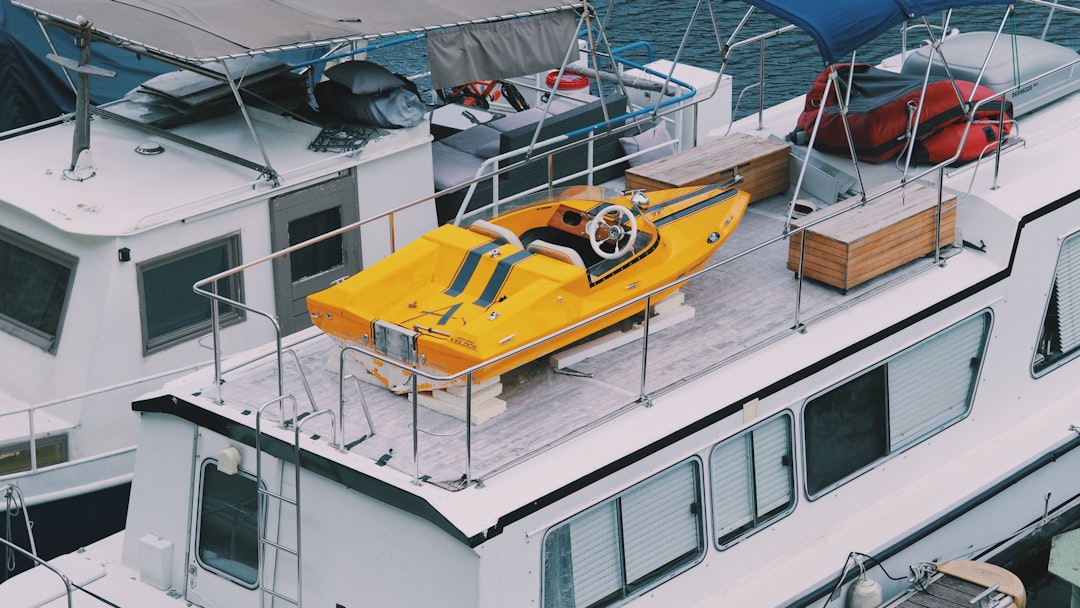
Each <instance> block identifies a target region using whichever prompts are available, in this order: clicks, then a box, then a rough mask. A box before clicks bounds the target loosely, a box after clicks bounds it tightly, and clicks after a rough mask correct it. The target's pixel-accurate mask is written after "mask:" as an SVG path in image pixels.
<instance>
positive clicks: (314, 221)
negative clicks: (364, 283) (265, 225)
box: [270, 172, 361, 334]
mask: <svg viewBox="0 0 1080 608" xmlns="http://www.w3.org/2000/svg"><path fill="white" fill-rule="evenodd" d="M359 215H360V211H359V200H358V195H357V189H356V176H355V175H354V174H353V173H352V172H348V173H346V174H343V175H340V176H338V177H337V178H335V179H331V180H329V181H325V182H322V183H319V184H316V185H314V186H311V187H309V188H305V189H303V190H297V191H296V192H291V193H289V194H285V195H282V196H279V197H277V198H274V199H271V201H270V223H271V231H272V234H271V246H272V247H273V249H274V251H280V250H282V249H284V248H286V247H288V246H291V245H295V244H297V243H302V242H304V241H306V240H308V239H310V238H313V237H316V236H318V235H320V234H325V233H327V232H330V231H331V230H335V229H337V228H340V227H342V226H345V225H348V224H351V223H353V222H356V221H358V220H359V219H360V217H359ZM360 268H361V262H360V231H359V230H353V231H350V232H347V233H345V234H341V235H338V236H335V237H333V238H330V239H327V240H324V241H321V242H319V243H317V244H315V245H311V246H309V247H306V248H304V249H301V250H299V251H294V252H293V253H291V254H289V255H287V256H284V257H281V258H278V259H276V260H274V286H275V293H276V296H275V297H276V299H277V311H278V318H279V319H280V320H281V329H282V331H283V332H284V333H286V334H290V333H292V332H294V331H297V330H300V329H303V328H305V327H308V326H309V325H311V319H310V317H309V316H308V311H307V301H306V298H307V296H308V294H312V293H315V292H316V291H319V290H321V289H325V288H326V287H329V286H330V284H331V283H332V282H334V281H336V280H337V279H340V278H342V277H347V276H349V275H352V274H354V273H356V272H358V271H359V270H360Z"/></svg>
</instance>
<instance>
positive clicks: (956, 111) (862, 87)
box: [796, 64, 1012, 164]
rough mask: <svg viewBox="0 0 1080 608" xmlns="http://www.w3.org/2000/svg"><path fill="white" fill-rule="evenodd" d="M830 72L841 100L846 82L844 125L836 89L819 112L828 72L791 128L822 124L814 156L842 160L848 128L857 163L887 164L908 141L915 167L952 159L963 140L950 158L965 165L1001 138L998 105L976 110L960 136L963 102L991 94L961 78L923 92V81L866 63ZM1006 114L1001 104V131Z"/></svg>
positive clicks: (1008, 108)
mask: <svg viewBox="0 0 1080 608" xmlns="http://www.w3.org/2000/svg"><path fill="white" fill-rule="evenodd" d="M835 67H836V70H837V75H838V76H839V78H838V79H837V87H838V88H839V89H840V91H839V94H840V95H841V96H842V97H846V96H847V92H848V89H849V87H848V82H847V81H848V80H849V79H850V80H851V86H850V92H851V95H850V98H849V99H848V108H847V109H848V113H847V127H845V124H844V115H843V114H841V112H840V110H839V106H838V105H837V103H836V99H837V91H836V88H833V89H832V90H830V92H829V97H828V99H826V100H825V101H824V105H825V108H824V111H820V108H821V105H822V97H823V95H824V93H825V88H826V82H827V80H828V77H829V72H830V71H831V68H830V69H826V70H824V71H822V72H821V73H820V74H819V75H818V77H817V78H816V79H815V81H814V85H813V87H812V88H811V90H810V91H809V92H808V93H807V95H806V100H805V102H804V106H803V111H802V113H801V114H800V115H799V119H798V122H797V125H796V126H797V128H799V129H802V130H804V131H806V132H808V133H809V132H811V131H813V130H814V124H815V122H817V121H818V120H819V119H820V121H821V124H820V126H818V133H817V136H816V138H815V139H814V148H815V149H817V150H821V151H822V152H828V153H832V154H840V155H847V154H848V153H849V151H850V150H849V147H848V133H849V129H850V136H851V145H853V146H854V147H855V153H856V154H858V156H859V159H860V160H865V161H869V162H882V161H885V160H888V159H890V158H892V157H894V156H896V154H898V153H899V152H901V151H902V150H903V148H904V146H905V145H907V143H908V141H909V139H910V138H911V137H915V139H916V147H915V153H914V156H913V160H914V162H915V163H916V164H924V163H936V162H940V161H943V160H946V159H949V158H951V157H952V156H953V153H954V152H956V151H957V146H958V145H960V143H961V141H962V140H963V142H964V145H965V148H964V150H962V151H961V153H960V155H959V157H958V158H957V159H956V160H957V161H959V162H966V161H969V160H973V159H975V158H978V157H979V156H980V155H982V154H984V153H985V152H986V151H988V150H990V149H993V148H994V147H995V146H996V142H998V141H999V140H1000V134H999V133H998V130H997V125H998V122H999V118H1000V117H999V113H1000V108H1001V106H1000V105H998V104H996V103H990V104H986V105H983V106H982V107H981V108H980V109H979V110H978V111H977V112H976V114H975V117H974V118H975V125H974V126H973V128H972V129H969V130H967V133H968V135H967V137H966V138H965V137H964V132H965V128H964V127H965V125H966V122H967V115H966V114H965V113H964V107H963V106H964V101H966V100H968V99H974V100H975V101H979V100H983V99H989V98H991V97H993V96H994V91H992V90H990V89H988V88H986V87H983V86H976V85H975V83H973V82H968V81H965V80H958V81H955V82H953V81H950V80H947V79H944V78H942V77H933V78H931V80H930V82H929V83H928V84H927V85H926V86H925V90H924V87H923V77H922V76H918V75H905V74H897V73H895V72H890V71H887V70H881V69H878V68H875V67H873V66H870V65H866V64H858V65H855V66H854V69H852V66H850V65H844V64H840V65H838V66H835ZM920 104H921V110H920V109H919V108H920ZM1011 112H1012V106H1011V104H1009V103H1006V104H1005V113H1006V116H1005V120H1004V132H1005V133H1008V132H1009V130H1010V127H1011V123H1010V121H1011V118H1012V117H1011ZM916 117H917V118H918V123H917V125H916V122H915V119H916Z"/></svg>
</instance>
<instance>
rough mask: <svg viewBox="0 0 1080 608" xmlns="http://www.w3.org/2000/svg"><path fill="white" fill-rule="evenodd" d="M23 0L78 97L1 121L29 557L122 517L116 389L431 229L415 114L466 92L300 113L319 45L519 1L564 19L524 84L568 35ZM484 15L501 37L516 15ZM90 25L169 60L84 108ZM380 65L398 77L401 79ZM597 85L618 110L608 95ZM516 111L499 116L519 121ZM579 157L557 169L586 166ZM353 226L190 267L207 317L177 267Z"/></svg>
mask: <svg viewBox="0 0 1080 608" xmlns="http://www.w3.org/2000/svg"><path fill="white" fill-rule="evenodd" d="M30 4H33V6H30V5H29V4H24V3H21V2H16V3H15V8H14V9H12V10H27V11H29V12H30V13H32V14H33V15H34V16H35V17H36V18H37V19H39V20H40V21H41V22H42V23H43V24H44V25H46V26H47V27H45V28H43V31H45V32H48V33H49V35H51V36H53V37H71V38H73V39H74V40H75V41H76V47H77V48H78V49H79V54H78V56H76V57H58V56H51V57H50V60H52V61H55V62H57V63H60V64H61V65H63V66H64V67H65V68H66V69H67V70H68V73H69V75H70V77H71V81H72V86H73V88H75V89H77V92H78V101H77V109H76V111H75V112H74V113H72V114H71V115H65V116H61V117H59V118H58V119H56V120H53V121H48V122H45V123H40V124H35V125H30V126H28V127H25V128H20V129H17V130H14V131H10V132H7V133H3V134H0V158H2V159H3V161H2V162H0V282H2V284H3V295H2V296H0V353H2V359H3V362H4V364H3V365H2V366H0V493H2V494H3V495H4V496H5V497H6V498H7V499H8V500H9V504H12V505H16V506H19V505H22V506H26V507H28V508H29V512H30V513H29V515H30V518H31V519H33V520H34V521H35V522H36V524H37V530H36V534H35V535H36V536H37V537H38V538H37V541H38V542H37V543H36V547H35V543H34V542H33V539H30V538H27V535H26V529H27V526H25V525H22V523H21V520H19V521H20V524H19V525H17V526H15V528H16V531H15V534H14V539H15V540H16V541H17V543H18V544H20V545H21V546H23V547H24V548H27V549H32V548H36V550H37V551H38V552H39V553H40V554H41V555H44V556H47V557H51V556H54V555H57V554H59V553H64V552H67V551H70V550H73V549H75V548H77V547H78V546H80V545H81V544H85V543H87V542H90V541H92V540H95V539H97V538H100V537H102V536H104V535H106V534H109V533H112V532H114V531H116V530H118V529H120V528H121V527H122V526H123V522H124V513H125V507H126V504H127V499H128V489H129V487H130V479H131V474H132V470H133V466H134V449H135V442H136V430H137V423H138V416H136V415H134V414H132V412H131V411H130V403H131V400H132V399H133V398H134V397H135V396H137V395H139V394H142V393H144V392H145V391H147V390H149V389H150V388H153V387H157V386H160V384H161V383H162V382H163V381H164V380H165V379H167V378H170V377H175V376H176V375H177V374H179V373H184V372H188V371H191V370H193V369H196V368H197V367H199V366H203V365H210V364H211V362H212V361H213V360H214V341H213V340H212V339H211V330H212V329H216V330H218V333H217V336H218V338H219V339H220V343H219V346H218V347H219V348H221V349H222V350H224V351H225V352H235V351H236V350H244V349H248V348H252V347H254V346H256V345H259V344H264V343H267V342H270V341H273V340H274V338H275V336H277V335H279V332H278V329H280V334H282V335H288V334H290V333H293V332H295V331H297V330H300V329H303V328H306V327H308V326H310V320H309V318H308V313H307V308H306V303H305V297H306V296H307V295H308V294H309V293H312V292H314V291H317V290H319V289H323V288H325V287H327V286H328V285H330V283H331V282H332V281H334V280H337V279H340V278H343V277H346V276H348V275H350V274H352V273H355V272H357V271H359V270H360V269H361V268H363V267H364V266H365V265H367V264H370V263H372V262H374V261H377V260H379V259H381V258H382V257H384V256H386V255H388V254H389V253H390V252H392V251H393V250H394V249H395V248H396V247H400V246H401V245H402V244H404V243H407V242H409V241H411V240H412V239H414V238H416V237H417V236H418V235H420V234H422V233H424V232H425V231H427V230H429V229H431V228H434V227H435V226H436V222H437V215H436V211H435V210H436V206H435V201H434V199H433V195H434V193H435V192H436V188H437V187H439V186H440V185H441V184H440V183H439V181H438V180H437V179H436V176H435V172H436V169H435V168H436V167H440V166H444V167H445V165H446V163H445V162H443V163H440V162H439V159H438V158H435V159H434V160H433V156H435V157H438V154H437V153H433V134H434V135H437V136H440V137H442V136H445V135H446V134H447V133H450V132H454V131H456V130H460V129H461V128H462V127H460V126H458V127H457V128H456V129H455V128H454V126H453V125H454V120H453V119H454V117H455V116H457V119H458V120H459V121H460V120H464V119H463V118H461V115H463V113H464V112H467V111H468V110H469V109H470V108H467V107H465V106H461V105H456V106H455V105H453V104H450V105H443V104H438V105H435V104H421V103H420V102H419V101H418V99H412V100H411V101H410V104H409V110H410V111H411V112H413V114H410V117H414V118H415V120H412V119H410V121H409V122H408V123H407V124H397V123H392V122H387V123H386V124H384V123H382V122H376V123H375V124H372V123H371V122H370V121H369V122H367V123H364V124H342V123H340V122H339V121H338V120H337V119H338V118H339V117H336V116H334V117H331V116H329V115H328V114H327V112H326V111H325V110H326V109H325V108H321V109H322V110H323V111H322V112H321V113H319V112H315V111H313V109H312V105H311V100H312V97H313V95H312V85H313V84H315V83H317V82H319V81H322V82H324V83H325V82H329V81H330V80H329V79H326V78H322V76H321V74H323V70H322V68H323V66H324V64H326V61H327V60H328V59H329V60H331V62H336V63H340V64H342V65H344V64H348V65H350V66H352V65H359V63H358V62H350V61H349V59H351V58H352V56H353V54H355V53H356V52H357V51H359V50H361V49H363V48H365V47H371V48H375V47H377V46H379V45H377V44H374V43H373V42H372V41H375V40H381V39H389V40H392V41H393V40H398V39H400V37H401V36H400V32H409V31H411V32H423V31H424V30H432V31H434V30H450V32H451V34H452V32H453V30H455V28H454V27H451V26H443V25H441V24H443V23H450V24H458V23H459V22H460V21H461V20H462V19H464V20H465V21H474V22H475V23H474V25H476V26H479V27H480V28H481V29H483V27H487V28H489V29H490V28H491V27H493V26H494V24H496V23H498V22H508V21H514V22H516V23H518V24H525V26H526V28H528V27H530V26H528V24H529V23H530V22H531V21H530V19H531V18H532V17H538V18H545V17H546V16H547V15H549V14H556V15H559V16H560V19H559V20H558V24H557V25H558V28H559V30H558V31H560V32H562V33H563V34H566V33H567V32H569V36H568V37H567V40H566V41H565V43H566V44H565V45H564V46H562V47H560V48H559V49H558V50H555V51H549V52H548V53H547V57H548V58H550V57H552V56H554V55H557V56H558V60H549V59H547V58H544V57H540V58H538V57H529V58H527V59H528V60H527V61H519V62H517V63H515V64H514V65H513V67H512V68H505V66H503V67H504V69H510V70H516V71H511V72H510V74H511V75H513V76H520V75H522V74H532V71H538V70H541V67H542V70H541V71H540V76H531V77H530V78H531V79H532V81H542V80H543V77H544V75H546V74H547V70H548V69H550V68H557V67H558V66H559V62H561V61H562V59H563V57H564V56H565V55H567V54H568V53H569V50H568V46H569V43H570V42H571V41H572V39H573V38H574V34H575V30H574V27H575V25H576V24H577V13H576V12H575V11H573V10H568V9H570V8H571V7H569V6H565V5H563V4H557V3H551V2H535V1H531V0H520V1H517V0H515V1H514V2H510V3H503V5H501V6H500V8H499V9H498V10H499V11H500V12H494V11H493V10H492V9H491V8H490V7H485V6H483V5H482V4H480V3H477V4H476V5H475V6H470V7H456V8H454V9H453V11H452V14H450V13H447V12H446V10H444V9H443V8H440V7H438V6H437V5H438V3H430V4H429V3H419V4H420V5H422V6H421V7H419V8H416V10H409V11H404V12H405V13H407V14H406V15H405V16H404V17H402V16H401V15H399V14H398V13H399V12H400V11H389V12H388V13H386V14H376V13H373V14H365V15H364V16H363V19H360V18H357V17H355V16H351V15H352V12H353V11H354V8H349V7H345V6H342V7H333V6H328V7H324V8H323V9H321V10H325V11H326V15H324V17H323V18H322V21H321V22H320V25H319V26H318V27H315V26H313V28H314V29H311V30H309V31H304V32H302V33H301V34H299V35H296V34H295V30H296V24H297V23H298V22H300V21H303V20H302V19H300V18H299V17H297V15H296V14H277V13H274V14H267V15H265V17H266V20H267V23H265V24H255V23H253V22H251V18H252V17H251V15H247V16H244V17H243V18H241V19H240V20H239V21H235V20H234V21H229V20H224V19H222V20H218V19H216V18H215V19H214V21H219V25H218V27H219V28H220V31H218V32H217V34H220V35H215V34H210V33H207V32H206V28H201V29H197V30H196V29H191V30H189V31H187V33H186V34H184V33H181V34H177V32H178V31H180V32H183V31H184V27H183V26H178V27H177V28H168V27H163V23H174V21H172V20H171V19H170V14H171V13H169V12H170V11H171V10H172V9H163V10H164V11H165V13H169V14H159V15H155V16H153V17H150V16H146V15H143V16H142V17H140V18H133V17H131V16H130V15H127V14H124V13H120V14H116V13H113V12H111V9H110V8H109V7H110V6H111V3H102V4H101V5H100V6H97V7H91V6H87V5H80V6H78V7H73V6H70V5H69V3H66V2H62V1H61V2H51V1H50V2H44V3H30ZM177 10H179V9H177ZM251 10H252V11H253V13H252V14H259V15H261V14H263V13H262V11H261V9H259V8H257V7H253V8H252V9H251ZM283 10H284V9H283ZM135 12H139V11H135ZM286 12H287V11H286ZM361 22H362V24H361ZM270 24H273V27H271V25H270ZM485 24H486V25H485ZM194 31H198V33H195V34H192V32H194ZM256 31H258V33H256ZM499 31H504V32H507V33H506V34H505V35H506V36H508V37H511V38H512V37H513V36H512V35H511V34H512V33H514V32H517V28H516V27H507V28H504V29H503V30H499ZM385 32H391V34H385ZM528 32H531V33H529V34H527V35H533V36H534V35H536V34H537V32H536V30H533V29H528ZM129 33H131V35H128V34H129ZM444 35H445V32H444ZM517 35H518V36H520V35H522V34H517ZM158 36H160V37H161V38H160V39H159V38H157V37H158ZM413 37H414V38H415V36H413ZM137 41H138V42H137ZM488 42H489V45H490V46H491V47H492V48H498V47H497V45H496V44H495V42H491V41H488ZM387 44H388V46H389V48H388V49H383V50H382V51H381V52H382V55H381V56H380V55H376V54H374V53H372V54H371V55H369V58H370V59H371V62H372V63H370V64H369V63H367V62H364V63H365V64H366V65H373V64H374V62H375V61H376V60H379V61H381V60H382V59H383V58H385V59H386V60H387V61H388V62H392V61H393V60H394V52H395V50H394V49H395V48H399V47H395V46H394V45H393V44H392V43H387ZM99 45H110V48H112V47H118V48H120V49H122V50H126V51H129V52H130V53H131V58H132V62H137V61H139V57H142V56H149V57H153V58H155V59H156V60H158V61H160V62H162V63H161V64H160V65H172V66H176V67H178V68H181V69H179V70H177V71H167V72H165V73H162V74H161V75H159V76H157V77H155V78H152V79H151V80H149V81H147V82H145V83H143V84H141V85H140V86H139V87H137V88H136V89H134V90H132V91H131V92H130V93H128V94H127V95H126V96H125V97H123V98H122V99H119V100H116V101H114V102H109V103H106V104H100V105H97V106H91V105H90V103H89V102H88V101H87V100H88V98H89V97H88V95H87V91H88V90H89V89H91V88H92V87H94V85H95V83H96V82H99V81H101V80H103V79H108V78H110V77H111V76H112V74H111V73H110V71H109V70H106V69H100V68H97V67H96V66H95V65H94V57H95V55H94V53H93V50H94V49H95V48H100V46H99ZM576 48H577V47H576V43H575V52H576ZM530 66H532V67H530ZM376 67H378V66H376ZM379 69H380V70H381V72H380V75H385V74H390V72H389V71H388V70H387V69H385V68H379ZM530 70H531V71H530ZM444 72H445V70H444ZM326 73H327V74H329V73H330V72H329V70H327V71H326ZM714 76H715V75H714ZM442 77H443V78H453V74H452V73H451V74H446V73H443V75H442ZM530 78H526V79H525V83H523V84H522V85H521V86H522V88H524V87H525V86H526V84H527V82H528V81H529V80H530ZM661 81H662V79H661ZM394 82H395V83H397V84H396V86H397V87H401V90H404V86H405V84H406V83H407V81H406V80H400V79H398V78H397V77H396V76H395V77H394ZM654 85H655V83H654ZM380 86H383V85H380ZM656 86H658V85H656ZM681 90H683V91H684V92H685V91H687V90H688V89H681ZM394 92H397V89H395V90H394ZM529 92H530V94H533V95H534V97H537V98H538V97H539V92H535V91H529ZM692 94H693V91H691V95H692ZM418 97H419V96H417V98H418ZM433 97H434V96H433ZM345 99H346V100H349V99H351V98H345ZM410 99H411V98H410ZM618 100H619V101H620V102H621V103H622V104H623V106H622V107H623V109H624V112H625V111H627V110H626V107H625V105H626V98H625V96H619V98H618ZM433 101H435V100H433ZM580 103H584V102H580ZM418 104H419V106H418ZM728 104H729V101H726V102H725V106H726V105H728ZM417 107H420V110H417V109H416V108H417ZM639 107H640V106H639ZM597 108H599V104H597V105H596V108H590V109H589V112H591V113H590V114H588V115H587V116H582V115H581V113H580V112H579V113H577V114H573V113H571V114H573V115H574V116H575V120H576V122H574V123H573V125H574V127H573V128H575V129H577V128H581V127H583V126H588V125H592V124H593V123H594V122H603V121H604V120H605V119H606V118H607V117H606V116H605V115H604V113H603V112H602V111H600V110H598V109H597ZM473 109H474V110H475V111H476V112H477V113H480V110H478V109H475V108H473ZM498 109H500V108H492V109H491V111H488V112H484V113H483V115H484V120H487V121H490V122H492V123H493V124H494V123H496V122H497V121H495V119H497V118H498V119H502V122H498V123H497V124H500V125H506V124H509V123H510V118H511V117H512V116H514V112H513V110H512V109H510V108H509V107H503V108H501V109H502V111H503V112H502V113H499V112H497V111H496V110H498ZM436 111H438V113H437V116H436ZM536 111H537V112H540V110H536ZM689 111H692V109H691V110H689ZM541 113H542V112H541ZM507 114H509V116H508V115H507ZM542 114H543V113H542ZM529 116H530V117H532V114H530V115H529ZM532 118H534V119H535V117H532ZM433 120H435V121H436V122H439V123H440V124H433V123H432V121H433ZM669 120H670V119H669ZM517 121H518V122H517V125H518V126H519V127H521V128H522V129H529V128H531V126H530V125H532V124H533V122H535V120H534V121H530V120H526V119H524V116H523V115H519V116H517ZM587 121H592V122H587ZM447 124H449V125H450V126H447ZM679 124H680V125H681V123H679ZM688 124H689V123H688ZM564 128H565V129H569V128H570V127H569V126H566V127H564ZM519 130H520V129H519ZM552 134H558V133H556V132H553V131H550V130H549V131H545V137H548V136H550V135H552ZM496 137H498V134H497V133H496ZM521 139H522V137H521V136H519V137H518V138H517V139H516V140H514V141H515V142H516V141H519V140H521ZM609 139H610V141H614V138H609ZM503 156H504V157H505V156H508V155H505V154H504V155H503ZM484 160H485V159H479V160H477V163H478V164H482V163H483V162H484ZM618 162H622V165H619V166H625V164H626V162H625V160H623V161H618ZM611 166H614V165H611ZM612 170H613V169H611V168H609V169H608V171H609V172H611V171H612ZM583 171H584V173H582V174H581V175H583V176H584V177H580V178H579V181H587V180H590V179H591V177H590V176H589V175H590V174H589V169H588V168H586V169H583ZM485 172H486V173H491V171H490V170H485ZM467 177H471V175H470V176H467ZM518 181H519V182H520V181H521V180H518ZM538 183H539V182H538ZM453 185H457V183H456V182H455V183H454V184H453ZM518 186H519V187H520V183H519V184H518ZM489 190H490V189H489ZM488 197H489V200H490V198H491V194H489V195H488ZM358 222H363V223H364V226H363V227H362V228H359V229H358V230H354V231H350V232H347V233H343V234H340V235H337V236H331V237H329V238H328V239H326V240H323V241H322V242H321V244H319V245H316V246H314V247H312V248H307V249H305V250H303V251H297V252H295V253H291V254H289V255H288V256H283V257H279V258H277V259H275V260H274V261H273V262H272V263H268V264H264V265H261V266H258V267H255V268H251V269H249V270H245V271H244V272H242V273H238V274H233V275H231V276H228V277H226V278H223V279H222V280H220V281H217V282H216V284H214V285H211V286H207V287H206V289H207V290H215V291H216V293H218V294H219V295H221V296H222V297H225V298H228V299H229V300H230V301H233V302H234V303H235V304H228V305H223V306H222V307H220V308H219V309H216V313H217V314H216V315H215V314H213V313H214V312H215V310H212V308H211V305H210V302H209V301H208V300H207V299H205V298H203V297H202V296H200V295H198V294H196V293H195V292H194V291H193V290H192V286H193V284H194V283H195V282H196V281H198V280H200V279H203V278H205V277H208V276H211V275H214V274H216V273H219V272H222V271H225V270H228V269H232V268H235V267H238V266H241V265H244V264H247V263H250V262H252V261H254V260H258V259H260V258H264V257H266V256H269V255H270V254H271V253H272V252H276V251H281V250H283V249H286V248H288V247H290V246H293V245H295V244H297V243H300V242H302V241H305V240H307V239H310V238H312V237H316V236H319V235H323V234H326V233H328V232H331V231H333V230H335V229H338V228H341V227H342V226H347V225H349V224H354V223H358ZM289 364H290V365H295V361H293V362H292V363H289ZM84 465H85V466H84ZM7 538H8V540H11V537H10V536H8V537H7ZM20 559H21V558H20Z"/></svg>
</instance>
